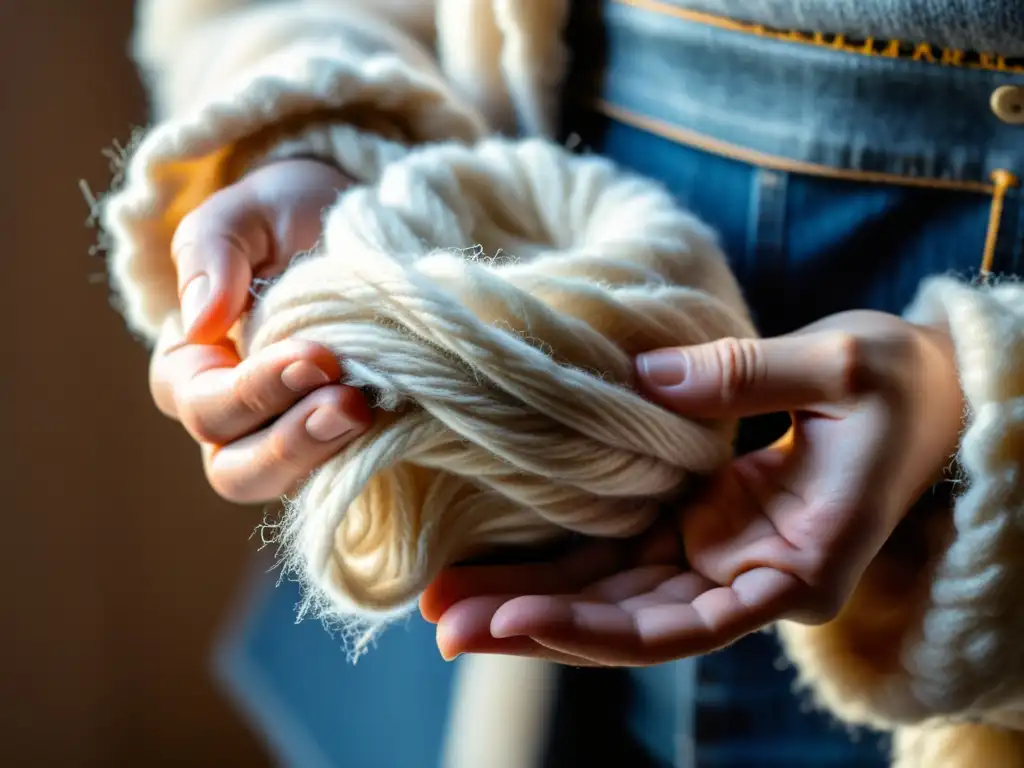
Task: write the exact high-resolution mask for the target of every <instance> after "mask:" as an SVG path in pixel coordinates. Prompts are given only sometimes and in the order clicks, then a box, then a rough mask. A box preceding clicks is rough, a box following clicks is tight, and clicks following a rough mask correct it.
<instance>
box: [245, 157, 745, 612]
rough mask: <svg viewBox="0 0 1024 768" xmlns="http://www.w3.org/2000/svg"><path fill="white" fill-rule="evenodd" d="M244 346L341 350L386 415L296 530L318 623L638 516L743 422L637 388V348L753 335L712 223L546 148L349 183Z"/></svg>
mask: <svg viewBox="0 0 1024 768" xmlns="http://www.w3.org/2000/svg"><path fill="white" fill-rule="evenodd" d="M248 322H249V329H248V334H247V335H248V337H249V343H248V344H247V347H248V349H249V351H256V350H259V349H262V348H265V347H267V346H269V345H271V344H273V343H275V342H278V341H281V340H283V339H285V338H296V337H298V338H303V339H306V340H310V341H315V342H317V343H319V344H321V345H323V346H326V347H328V348H330V349H333V350H335V351H336V352H337V354H338V356H339V358H340V359H342V360H344V365H345V368H346V371H347V374H348V377H349V381H350V383H352V384H354V385H357V386H362V387H365V388H367V389H368V390H369V391H370V392H371V393H373V395H374V397H375V399H376V401H377V405H378V408H379V409H382V410H383V411H385V412H387V413H389V414H393V415H392V416H386V415H384V414H381V415H380V417H379V418H378V421H377V423H376V425H375V427H374V428H373V429H372V430H371V431H370V433H368V434H367V435H366V436H364V437H362V438H360V439H358V440H356V441H355V442H354V443H352V444H351V445H350V446H349V447H347V448H346V449H345V450H344V451H342V452H341V453H340V454H338V455H337V456H336V457H335V458H333V459H331V460H330V461H329V462H328V463H327V464H325V465H324V466H323V468H322V469H321V470H319V471H318V472H317V473H316V474H315V475H314V477H313V479H312V481H311V482H310V484H309V485H308V486H307V487H306V489H305V490H304V491H303V492H302V494H301V495H300V496H299V497H298V499H297V500H296V501H295V503H294V504H293V506H292V510H291V515H290V516H289V519H288V522H287V524H286V526H285V531H286V535H287V541H288V544H289V549H290V550H291V551H292V552H293V553H294V557H295V558H296V560H295V564H296V565H297V571H298V572H299V573H300V574H302V575H303V577H304V578H305V579H306V580H307V581H308V583H309V586H310V587H311V590H312V591H311V600H312V601H313V604H315V605H316V606H317V607H318V611H317V612H318V613H319V614H320V615H321V616H326V617H330V618H339V619H341V620H342V621H345V620H346V619H348V618H349V617H351V618H356V619H358V618H361V617H365V618H367V619H386V618H388V617H389V616H391V615H392V614H393V613H394V612H396V611H398V612H403V611H405V610H407V609H410V608H412V607H414V601H415V599H416V598H417V597H418V595H419V593H420V592H421V591H422V590H423V589H424V588H425V587H426V586H427V584H428V583H429V582H430V581H431V580H432V579H433V578H434V577H435V576H436V575H437V573H438V571H439V569H440V568H442V567H443V566H445V565H449V564H451V563H453V562H455V561H458V560H462V559H464V558H466V557H469V556H473V555H477V554H480V553H481V552H482V551H486V550H487V549H488V548H491V547H495V546H499V545H510V544H534V543H542V542H545V541H548V540H550V539H551V538H553V537H556V536H559V535H561V534H564V533H565V532H567V531H572V532H576V533H582V534H587V535H591V536H609V537H624V536H631V535H635V534H638V533H640V532H641V531H643V530H644V529H645V528H646V527H647V526H648V525H649V524H650V523H651V522H652V521H653V520H654V518H655V516H656V514H657V512H658V510H659V506H660V504H661V503H663V502H664V501H665V500H667V499H670V498H672V497H673V496H674V495H675V494H677V493H678V492H679V490H680V489H681V488H682V487H683V485H684V483H685V480H686V478H687V476H688V474H689V473H690V472H710V471H711V470H713V469H715V468H716V467H718V466H720V465H721V464H722V463H723V462H724V461H726V460H727V459H728V458H729V455H730V451H729V444H730V440H731V436H732V428H733V425H732V424H728V423H727V424H697V423H694V422H690V421H687V420H685V419H682V418H680V417H677V416H673V415H671V414H668V413H666V412H665V411H664V410H662V409H661V408H659V407H658V406H655V405H653V404H651V403H650V402H648V401H646V400H645V399H643V398H642V397H640V396H639V395H637V394H635V393H634V392H633V391H632V390H631V389H630V385H631V384H632V380H633V362H632V359H633V357H634V356H635V355H636V354H638V353H639V352H642V351H645V350H648V349H654V348H657V347H662V346H668V345H671V344H678V343H682V344H698V343H703V342H706V341H712V340H715V339H719V338H722V337H726V336H729V337H751V336H753V335H754V329H753V326H752V325H751V323H750V320H749V319H748V315H747V312H746V310H745V307H744V304H743V302H742V299H741V298H740V293H739V289H738V287H737V285H736V283H735V281H734V279H733V277H732V275H731V273H730V272H729V270H728V268H727V266H726V262H725V258H724V256H723V255H722V254H721V252H720V251H719V250H718V249H717V247H716V246H715V244H714V240H713V238H712V237H710V234H709V233H708V232H707V231H706V230H705V229H704V227H703V226H702V225H700V224H699V222H697V221H696V220H695V219H694V218H693V217H692V216H690V215H688V214H686V213H685V212H683V211H681V210H680V209H679V208H678V207H677V206H676V205H675V203H674V202H673V200H672V199H671V197H670V196H669V195H668V194H667V193H666V192H664V191H663V190H662V189H661V188H660V187H659V186H657V185H655V184H653V183H651V182H649V181H646V180H643V179H640V178H637V177H635V176H632V175H630V174H625V173H622V172H620V171H618V170H617V169H616V168H615V167H614V166H613V165H612V164H611V163H610V162H607V161H605V160H602V159H600V158H596V157H575V156H572V155H570V154H569V153H568V152H566V151H565V150H564V149H562V148H560V147H557V146H554V145H552V144H549V143H547V142H545V141H541V140H523V141H512V140H500V139H491V140H488V141H485V142H482V143H480V144H479V145H477V146H476V147H474V148H472V149H467V148H465V147H462V146H459V145H456V144H448V145H436V146H432V147H428V148H425V149H422V150H420V151H418V152H415V153H414V154H412V155H410V156H409V157H408V158H405V159H403V160H399V161H396V162H395V163H393V164H392V165H390V166H389V167H388V168H386V169H385V171H384V173H383V175H382V177H381V179H380V181H379V182H378V183H377V184H376V185H375V186H372V187H369V186H367V187H361V188H357V189H355V190H353V191H351V192H349V193H347V194H345V195H344V196H343V197H342V198H341V200H340V201H339V203H338V205H337V206H336V207H335V208H334V209H333V210H332V211H331V213H330V214H329V216H328V217H327V220H326V222H325V227H324V239H323V245H322V246H321V247H320V248H319V249H317V251H316V252H315V253H314V254H312V255H310V256H307V257H305V258H303V259H301V260H299V261H297V262H295V263H293V265H292V266H291V267H290V268H289V269H288V270H287V271H286V272H285V273H284V274H283V275H282V276H281V278H280V279H279V280H278V281H277V282H276V283H275V284H274V285H273V286H272V287H270V289H269V290H268V291H266V292H265V294H264V295H263V296H262V297H261V298H260V299H259V300H258V301H257V303H256V305H255V307H254V310H253V312H252V315H251V317H250V319H249V321H248Z"/></svg>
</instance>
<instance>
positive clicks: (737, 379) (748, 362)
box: [714, 338, 767, 404]
mask: <svg viewBox="0 0 1024 768" xmlns="http://www.w3.org/2000/svg"><path fill="white" fill-rule="evenodd" d="M714 350H715V353H716V355H717V357H718V359H717V361H716V363H717V365H716V368H717V369H718V370H719V371H720V372H721V379H720V381H719V387H720V389H721V397H722V402H723V403H726V404H728V403H731V402H734V401H735V400H736V399H737V398H739V397H740V396H741V395H742V394H743V393H744V392H746V391H748V390H750V389H751V388H753V387H754V386H756V385H757V383H758V382H759V381H760V380H762V379H764V378H765V376H766V372H767V367H766V365H765V361H764V355H763V354H762V353H761V348H760V346H759V345H758V343H757V341H756V340H755V339H738V338H727V339H722V340H721V341H720V342H719V343H718V344H716V345H715V346H714Z"/></svg>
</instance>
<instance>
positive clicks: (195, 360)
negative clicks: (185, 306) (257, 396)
mask: <svg viewBox="0 0 1024 768" xmlns="http://www.w3.org/2000/svg"><path fill="white" fill-rule="evenodd" d="M238 363H239V358H238V353H237V352H236V351H235V348H234V346H233V345H232V344H231V343H230V342H227V341H222V342H219V343H213V344H185V343H184V338H183V336H182V333H181V326H180V324H179V323H178V322H177V320H168V321H167V322H166V323H164V326H163V329H162V330H161V334H160V338H159V340H158V341H157V346H156V349H155V350H154V352H153V356H152V357H151V358H150V364H149V390H150V393H151V394H152V396H153V401H154V402H155V403H156V406H157V408H159V409H160V411H161V412H162V413H163V414H164V415H165V416H168V417H170V418H172V419H177V420H180V418H181V417H180V410H181V409H180V407H179V402H178V395H179V393H180V392H182V391H183V390H185V389H186V388H187V386H188V384H189V382H191V381H192V380H193V379H194V378H196V377H197V376H199V375H200V374H202V373H205V372H207V371H212V370H216V369H226V370H227V369H231V368H233V367H234V366H236V365H238Z"/></svg>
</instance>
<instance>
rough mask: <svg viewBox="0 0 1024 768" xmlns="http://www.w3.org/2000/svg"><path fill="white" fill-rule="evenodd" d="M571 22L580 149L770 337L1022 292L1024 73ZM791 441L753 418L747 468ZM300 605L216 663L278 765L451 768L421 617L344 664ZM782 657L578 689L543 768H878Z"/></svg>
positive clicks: (615, 678) (599, 6)
mask: <svg viewBox="0 0 1024 768" xmlns="http://www.w3.org/2000/svg"><path fill="white" fill-rule="evenodd" d="M575 5H576V6H577V7H582V6H587V12H585V13H579V14H577V18H576V19H574V21H573V25H572V33H571V36H572V38H573V39H574V41H576V44H575V46H574V47H575V57H574V71H573V74H572V77H571V79H570V82H569V85H568V88H567V92H568V94H569V96H570V101H569V103H568V104H567V112H566V117H565V128H566V133H567V135H569V134H572V135H574V136H575V137H578V141H579V142H580V144H581V146H582V148H584V149H587V150H590V151H595V152H598V153H601V154H604V155H606V156H608V157H611V158H613V159H615V160H617V161H618V162H620V163H621V164H623V165H625V166H627V167H629V168H632V169H634V170H636V171H639V172H641V173H643V174H645V175H647V176H650V177H652V178H655V179H658V180H659V181H661V182H662V183H663V184H665V185H666V186H667V187H668V188H669V189H670V190H671V191H672V192H673V193H674V194H675V195H676V196H677V197H678V199H679V201H680V203H681V204H682V205H685V206H687V207H689V208H691V209H692V210H694V211H695V212H696V213H697V214H699V215H700V216H701V217H702V218H704V220H706V221H707V222H709V223H710V224H712V225H713V226H714V227H715V228H716V230H717V231H718V233H719V236H720V238H721V243H722V246H723V248H724V250H725V252H726V254H727V256H728V258H729V259H730V262H731V264H732V266H733V268H734V270H735V272H736V274H737V275H738V277H739V279H740V281H741V283H742V285H743V287H744V290H745V293H746V297H747V300H748V301H749V303H750V304H751V306H752V308H753V310H754V313H755V316H756V319H757V322H758V325H759V328H760V330H761V332H762V333H764V334H769V335H770V334H778V333H784V332H786V331H790V330H793V329H796V328H799V327H800V326H802V325H804V324H806V323H808V322H811V321H813V320H815V319H818V318H821V317H823V316H825V315H828V314H831V313H835V312H840V311H843V310H847V309H854V308H859V309H867V308H870V309H877V310H883V311H887V312H894V313H899V312H900V311H901V310H902V309H903V308H904V307H905V306H906V305H907V304H908V302H909V301H910V300H911V299H912V297H913V295H914V292H915V290H916V287H917V285H918V283H919V282H920V281H921V280H922V279H923V278H925V277H927V276H928V275H933V274H939V273H955V274H959V275H962V276H965V277H973V276H976V275H978V274H979V270H980V268H981V266H982V265H983V264H984V266H985V267H986V270H987V271H989V272H992V273H1006V274H1022V273H1024V197H1022V195H1021V193H1020V189H1019V187H1014V186H1013V185H1012V181H1013V180H1014V179H1015V178H1018V179H1019V178H1024V126H1022V125H1019V124H1013V123H1011V122H1007V121H1006V120H1004V119H1001V118H1000V117H999V116H998V115H997V114H995V113H994V112H993V110H992V108H991V107H990V99H991V97H992V94H993V93H995V92H996V91H997V89H999V88H1007V87H1013V86H1015V85H1016V86H1022V87H1024V76H1022V75H1021V74H1017V73H1014V72H1008V71H993V70H990V69H984V68H963V67H956V66H944V65H942V64H938V63H933V62H929V61H920V60H914V59H913V58H898V57H897V58H891V57H890V58H886V57H884V56H868V55H863V54H860V53H857V52H855V51H851V50H849V48H850V45H849V44H846V45H845V46H841V45H833V44H831V43H829V42H828V41H824V42H822V41H818V42H817V43H815V44H810V43H808V42H807V41H806V39H805V37H804V36H802V35H794V36H793V38H794V39H793V40H786V39H780V38H779V37H777V36H776V37H770V36H765V35H760V34H754V33H749V32H744V31H737V30H736V29H732V28H730V27H729V25H715V24H709V23H702V22H700V21H697V20H695V19H694V18H688V17H686V16H685V15H679V14H678V13H672V12H671V8H672V6H671V5H668V4H664V5H662V4H659V3H657V2H641V3H632V4H627V3H625V2H616V1H615V0H605V1H604V2H594V3H576V4H575ZM1004 117H1005V116H1004ZM993 174H995V176H993ZM993 214H995V215H993ZM784 427H785V423H784V422H783V423H780V422H779V421H778V420H773V419H765V420H753V421H751V422H750V423H749V424H746V425H744V430H743V432H742V435H741V441H740V446H739V448H740V450H746V449H749V448H753V447H756V446H758V445H762V444H764V443H765V442H767V441H768V440H770V439H771V438H773V437H774V436H775V435H776V434H777V433H778V432H779V430H780V429H782V428H784ZM258 581H259V582H264V581H266V579H265V578H264V577H261V578H260V579H259V580H258ZM297 600H298V595H297V593H296V591H295V589H294V586H293V585H290V584H284V585H282V586H281V587H278V588H277V589H269V588H267V589H263V588H260V589H258V590H257V592H256V596H255V597H254V601H253V602H252V604H251V605H250V606H249V607H248V609H247V612H246V613H245V615H244V616H243V618H242V619H241V623H240V624H239V625H238V626H237V627H236V628H235V631H234V632H233V633H232V634H231V635H230V636H229V637H228V639H227V641H226V644H225V646H224V653H223V654H221V656H220V663H219V667H218V668H219V669H220V671H221V673H222V675H223V677H224V679H225V682H226V683H227V684H228V685H229V687H230V689H231V690H232V691H233V692H234V693H235V695H236V697H237V698H238V700H239V701H240V702H241V703H242V705H243V706H244V707H245V708H246V709H247V710H248V712H249V713H250V714H251V715H252V716H253V717H254V718H255V719H256V720H257V722H258V723H259V725H260V729H261V731H263V732H264V733H265V734H267V736H268V738H270V739H271V740H272V741H273V743H274V745H275V749H276V751H277V753H278V755H279V757H280V758H281V760H282V761H283V762H284V763H286V764H288V765H297V766H302V767H303V768H305V767H306V766H311V767H313V768H318V767H319V766H343V767H348V766H351V767H352V768H427V767H428V766H433V765H436V764H437V759H438V758H437V756H438V751H439V749H440V746H441V742H442V738H443V728H444V724H445V716H446V712H447V699H448V691H449V687H450V680H451V672H452V669H451V666H450V665H447V664H445V663H444V662H442V661H441V660H440V659H439V658H438V657H437V654H436V651H435V647H434V641H433V632H432V628H431V627H429V626H427V625H425V624H424V623H423V622H422V620H420V619H419V618H418V617H414V618H412V619H410V620H409V622H408V624H407V625H406V626H399V627H396V628H393V629H391V630H390V631H389V632H388V633H387V634H385V635H384V637H383V638H382V639H381V642H380V645H379V647H378V648H376V649H374V650H373V651H371V652H370V653H369V654H368V655H367V656H366V657H365V658H364V659H362V660H361V661H360V662H359V664H358V665H357V666H355V667H352V666H350V665H348V664H347V662H346V661H345V657H344V654H343V652H342V650H341V648H340V646H339V643H338V641H337V640H335V639H333V638H331V637H330V636H329V635H328V634H326V633H325V632H324V631H323V629H322V628H321V627H320V626H319V625H317V624H315V623H312V622H307V623H304V624H300V625H295V624H294V622H293V617H294V606H295V603H296V602H297ZM779 656H780V651H779V648H778V647H777V645H776V643H775V641H774V639H773V637H772V635H771V634H768V633H762V634H757V635H754V636H751V637H749V638H747V639H745V640H742V641H740V642H739V643H736V644H735V645H734V646H732V647H730V648H728V649H726V650H724V651H721V652H719V653H717V654H714V655H711V656H708V657H705V658H703V659H700V660H699V661H683V662H676V663H673V664H667V665H663V666H660V667H655V668H651V669H646V670H635V671H628V672H625V671H608V670H600V671H595V670H572V669H570V670H566V671H565V674H564V683H565V684H564V686H563V695H562V702H561V706H560V707H559V708H558V713H557V720H558V724H557V725H556V734H557V735H556V739H555V743H554V744H553V745H552V751H551V755H550V759H549V761H548V763H549V766H550V768H568V767H571V766H576V765H628V766H630V768H640V767H641V766H659V767H664V768H668V767H669V766H673V767H678V768H692V767H694V766H699V768H724V767H726V766H732V767H736V768H741V767H742V768H767V767H768V766H787V768H800V766H863V767H864V768H869V767H870V766H875V765H879V766H880V765H884V764H886V745H885V743H884V741H883V740H882V739H881V738H880V737H879V736H878V735H876V734H870V733H867V734H860V735H859V738H852V737H851V734H849V733H848V732H847V731H846V730H845V729H843V728H841V727H839V726H838V725H836V724H834V723H832V722H830V721H829V719H828V718H827V717H826V716H825V715H822V714H818V713H811V712H808V711H807V706H806V701H805V700H804V697H802V696H798V695H795V694H794V693H793V692H792V686H793V682H794V681H793V674H792V672H791V671H789V670H787V669H786V668H785V666H784V665H782V664H779V663H778V661H779ZM559 726H560V727H559ZM481 768H486V767H485V766H481Z"/></svg>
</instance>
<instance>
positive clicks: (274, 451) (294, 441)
mask: <svg viewBox="0 0 1024 768" xmlns="http://www.w3.org/2000/svg"><path fill="white" fill-rule="evenodd" d="M310 447H311V446H310V444H309V441H308V440H306V439H305V433H304V432H302V433H301V434H300V432H299V430H298V429H296V430H278V429H274V430H271V431H270V434H269V435H268V436H267V442H266V444H265V446H264V447H263V451H262V453H263V457H262V462H261V463H262V464H263V465H264V466H267V467H274V468H275V470H276V472H275V474H277V473H280V472H284V473H285V474H287V475H289V476H294V477H298V476H301V475H303V474H305V473H306V472H307V471H308V470H309V469H310V467H311V465H312V464H313V463H314V461H313V459H314V458H315V457H312V456H310V453H311V451H310Z"/></svg>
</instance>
